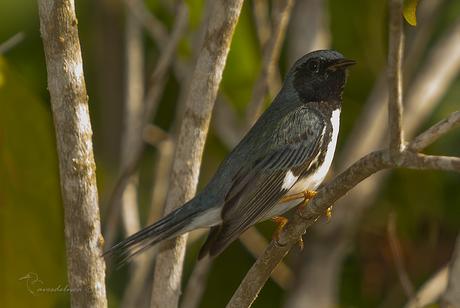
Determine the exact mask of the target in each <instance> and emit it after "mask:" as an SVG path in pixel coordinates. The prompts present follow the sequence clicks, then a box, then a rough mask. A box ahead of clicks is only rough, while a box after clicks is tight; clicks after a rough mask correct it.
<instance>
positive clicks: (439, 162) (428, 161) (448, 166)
mask: <svg viewBox="0 0 460 308" xmlns="http://www.w3.org/2000/svg"><path fill="white" fill-rule="evenodd" d="M401 161H402V162H401V166H403V167H406V168H409V169H417V170H442V171H453V172H460V158H459V157H451V156H434V155H425V154H419V153H413V152H409V151H404V152H403V153H402V155H401Z"/></svg>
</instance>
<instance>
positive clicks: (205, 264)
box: [181, 257, 213, 308]
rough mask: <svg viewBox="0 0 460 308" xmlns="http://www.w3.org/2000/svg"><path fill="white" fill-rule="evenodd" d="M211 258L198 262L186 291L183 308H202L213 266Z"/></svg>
mask: <svg viewBox="0 0 460 308" xmlns="http://www.w3.org/2000/svg"><path fill="white" fill-rule="evenodd" d="M212 261H213V260H212V259H211V258H208V257H207V258H204V259H202V260H199V261H197V263H196V264H195V267H194V268H193V271H192V274H191V275H190V279H189V281H188V283H187V288H186V289H185V292H184V296H183V300H182V304H181V308H197V307H200V302H201V298H202V297H203V294H204V291H205V289H206V281H207V280H208V273H209V270H210V269H211V266H212Z"/></svg>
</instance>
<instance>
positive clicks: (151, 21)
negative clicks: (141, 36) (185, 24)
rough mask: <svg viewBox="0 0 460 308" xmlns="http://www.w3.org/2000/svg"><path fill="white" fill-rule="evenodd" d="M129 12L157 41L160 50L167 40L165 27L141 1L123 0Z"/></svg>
mask: <svg viewBox="0 0 460 308" xmlns="http://www.w3.org/2000/svg"><path fill="white" fill-rule="evenodd" d="M124 2H125V4H126V6H127V8H128V9H129V11H130V14H131V15H133V16H134V17H135V18H136V19H137V20H138V21H139V22H140V23H141V24H142V25H143V27H144V28H145V30H147V32H148V33H149V35H150V36H151V37H152V38H153V39H154V40H155V41H157V42H159V43H160V44H158V47H159V48H160V50H163V48H164V47H165V46H166V44H167V42H168V31H167V30H166V27H165V26H164V25H163V24H162V23H161V21H159V20H158V19H157V18H156V17H155V15H153V14H151V13H150V11H149V10H148V9H147V8H146V7H145V5H144V2H143V1H132V0H124Z"/></svg>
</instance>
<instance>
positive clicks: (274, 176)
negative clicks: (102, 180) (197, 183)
mask: <svg viewBox="0 0 460 308" xmlns="http://www.w3.org/2000/svg"><path fill="white" fill-rule="evenodd" d="M355 63H356V62H355V61H354V60H350V59H347V58H345V57H344V56H343V55H342V54H340V53H339V52H337V51H334V50H317V51H313V52H310V53H307V54H306V55H304V56H302V57H301V58H300V59H299V60H297V61H296V62H295V63H294V65H293V66H292V68H291V69H290V70H289V71H288V73H287V75H286V78H285V80H284V83H283V85H282V88H281V90H280V91H279V93H278V94H277V96H276V97H275V98H274V100H273V102H272V103H271V104H270V106H269V107H268V108H267V109H266V110H265V112H263V113H262V115H261V116H260V117H259V118H258V120H257V121H256V122H255V123H254V124H253V126H252V127H251V128H250V129H249V131H248V132H247V133H246V135H245V136H244V137H243V138H242V140H241V141H240V142H239V143H238V144H237V145H236V146H235V148H234V149H233V150H232V151H231V152H230V154H229V155H228V156H227V157H226V158H225V159H224V160H223V162H222V163H221V164H220V166H219V167H218V169H217V171H216V173H215V174H214V176H213V177H212V178H211V180H210V181H209V183H208V184H207V185H206V186H205V187H204V188H203V190H202V191H201V192H199V193H198V194H197V195H196V196H195V197H194V198H192V199H191V200H190V201H188V202H186V203H185V204H184V205H183V206H181V207H179V208H177V209H176V210H174V211H172V212H171V213H169V214H167V215H166V216H164V217H163V218H161V219H160V220H158V221H157V222H155V223H153V224H152V225H149V226H147V227H145V228H144V229H142V230H140V231H139V232H137V233H134V234H133V235H131V236H129V237H127V238H126V239H125V240H123V241H121V242H119V243H118V244H116V245H114V246H113V247H111V248H110V249H109V250H107V251H106V252H105V253H104V255H113V254H117V255H120V256H124V260H129V259H130V258H131V257H133V256H134V255H137V254H139V253H141V252H143V251H145V250H146V249H148V248H150V247H152V246H154V245H156V244H158V243H160V242H162V241H164V240H167V239H171V238H175V237H177V236H179V235H181V234H184V233H187V232H190V231H192V230H195V229H199V228H210V230H209V234H208V237H207V239H206V241H205V242H204V244H203V246H202V248H201V250H200V252H199V254H198V259H201V258H204V257H205V256H209V257H215V256H217V255H219V254H220V253H221V252H222V251H223V250H225V249H226V248H227V247H228V246H229V245H230V243H232V242H233V241H234V240H235V239H237V238H238V237H239V236H240V235H241V234H242V233H243V232H244V231H245V230H247V229H248V228H249V227H251V226H253V225H254V224H256V223H258V222H261V221H264V220H268V219H273V220H274V221H275V222H278V224H279V228H278V232H279V231H280V230H281V229H282V227H283V226H284V225H285V223H286V219H285V218H284V217H282V216H280V215H281V214H283V213H285V212H287V211H289V210H291V209H292V208H294V207H296V206H299V201H298V197H299V195H300V196H304V202H303V203H302V204H303V205H305V204H306V201H307V200H308V199H310V198H312V197H313V196H314V195H315V190H316V189H317V188H318V186H319V185H320V184H321V183H322V182H323V180H324V178H325V177H326V174H327V173H328V171H329V168H330V166H331V164H332V160H333V157H334V152H335V148H336V143H337V138H338V134H339V123H340V112H341V107H342V94H343V90H344V87H345V83H346V80H347V75H348V68H349V67H350V66H352V65H354V64H355Z"/></svg>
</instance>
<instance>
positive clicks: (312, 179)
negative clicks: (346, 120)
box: [288, 109, 340, 194]
mask: <svg viewBox="0 0 460 308" xmlns="http://www.w3.org/2000/svg"><path fill="white" fill-rule="evenodd" d="M331 124H332V138H331V141H330V142H329V144H328V145H327V149H326V156H325V157H324V161H323V163H322V164H321V166H319V168H318V169H316V170H315V172H312V173H311V174H310V175H309V176H308V177H305V178H303V179H302V180H300V181H298V182H297V183H296V184H295V185H294V187H292V189H291V190H290V191H289V193H288V194H295V193H299V192H302V191H304V190H314V189H316V188H317V187H318V186H319V185H320V184H321V182H323V180H324V178H325V177H326V175H327V173H328V172H329V168H330V167H331V164H332V159H333V158H334V152H335V146H336V144H337V137H338V135H339V126H340V109H336V110H334V111H333V112H332V118H331ZM312 162H314V161H312Z"/></svg>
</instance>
